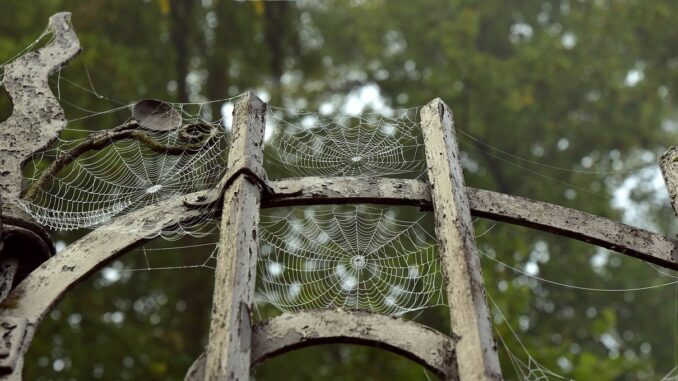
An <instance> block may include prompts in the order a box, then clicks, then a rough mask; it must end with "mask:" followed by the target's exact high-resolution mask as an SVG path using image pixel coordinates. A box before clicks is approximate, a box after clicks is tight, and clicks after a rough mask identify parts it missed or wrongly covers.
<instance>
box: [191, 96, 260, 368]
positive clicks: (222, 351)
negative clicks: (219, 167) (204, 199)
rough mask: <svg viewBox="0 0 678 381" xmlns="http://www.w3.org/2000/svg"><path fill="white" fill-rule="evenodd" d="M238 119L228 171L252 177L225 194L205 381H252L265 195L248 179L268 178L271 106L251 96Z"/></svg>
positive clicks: (243, 177) (236, 114)
mask: <svg viewBox="0 0 678 381" xmlns="http://www.w3.org/2000/svg"><path fill="white" fill-rule="evenodd" d="M233 114H234V117H233V121H234V123H233V135H232V138H231V139H232V141H231V149H230V152H229V158H228V167H229V169H231V170H238V169H239V168H247V169H248V171H247V172H240V173H241V175H240V176H238V177H237V178H235V180H233V182H232V183H231V184H230V185H229V186H228V187H227V189H226V190H225V193H224V200H223V208H222V212H221V213H222V214H221V234H220V235H219V244H218V254H217V268H216V271H215V283H214V295H213V298H212V317H211V325H210V334H209V344H208V346H207V352H206V368H205V378H204V379H205V380H213V381H216V380H248V379H249V374H250V353H251V350H252V348H251V333H252V324H251V310H252V304H253V302H254V286H255V279H256V264H257V251H258V241H257V230H258V228H259V227H258V225H259V208H260V202H261V190H260V189H259V187H258V183H259V181H256V180H255V181H253V180H252V179H250V178H249V177H248V175H247V173H251V175H252V176H259V175H261V176H262V177H263V178H265V172H262V171H263V142H264V127H265V125H266V124H265V121H264V117H265V114H266V104H265V103H264V102H262V101H261V100H260V99H259V98H257V97H255V96H254V95H252V94H248V95H246V96H245V97H244V98H243V99H241V100H240V101H239V102H238V103H237V104H236V106H235V110H234V111H233ZM227 176H228V175H227ZM228 181H231V180H230V179H229V180H228Z"/></svg>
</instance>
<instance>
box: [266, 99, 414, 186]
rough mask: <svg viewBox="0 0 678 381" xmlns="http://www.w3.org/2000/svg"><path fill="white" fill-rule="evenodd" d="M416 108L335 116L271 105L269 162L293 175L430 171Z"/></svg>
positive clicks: (393, 174)
mask: <svg viewBox="0 0 678 381" xmlns="http://www.w3.org/2000/svg"><path fill="white" fill-rule="evenodd" d="M417 115H418V109H417V108H411V109H403V110H386V111H385V114H371V113H364V114H361V115H358V116H349V115H341V116H336V117H333V118H330V117H323V116H321V115H320V114H318V113H312V112H302V111H295V110H290V109H283V108H278V107H270V112H269V113H268V119H269V123H270V126H271V127H272V128H273V129H274V130H275V131H276V136H275V137H274V138H273V139H271V142H270V144H269V146H268V147H267V157H266V159H267V164H269V165H270V166H272V167H273V168H274V169H276V170H278V171H282V172H283V173H285V174H289V175H290V176H296V177H302V176H355V177H364V176H390V177H410V178H412V177H413V178H419V177H422V176H423V175H424V174H425V172H426V165H425V162H426V160H425V158H424V145H423V143H422V137H421V129H420V128H419V125H418V116H417Z"/></svg>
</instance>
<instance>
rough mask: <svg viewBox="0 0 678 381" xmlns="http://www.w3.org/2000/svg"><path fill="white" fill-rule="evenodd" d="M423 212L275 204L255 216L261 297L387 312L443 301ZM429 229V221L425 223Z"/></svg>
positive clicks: (287, 307)
mask: <svg viewBox="0 0 678 381" xmlns="http://www.w3.org/2000/svg"><path fill="white" fill-rule="evenodd" d="M426 216H427V215H426V214H424V215H420V216H417V217H414V218H405V217H399V216H398V215H397V214H396V211H395V210H394V209H393V208H379V207H371V206H365V205H358V206H345V207H342V206H332V207H315V208H293V209H279V210H272V211H269V212H265V213H264V214H263V215H262V218H261V223H260V233H259V234H260V244H259V245H260V254H259V256H260V259H259V264H258V273H259V283H260V295H261V298H262V299H263V300H265V301H267V302H269V303H271V304H273V305H274V306H276V307H277V308H279V309H280V310H283V311H298V310H302V309H317V308H345V309H360V310H369V311H373V312H379V313H384V314H389V315H402V314H403V313H406V312H409V311H414V310H418V309H421V308H424V307H428V306H435V305H441V304H443V300H442V293H441V292H440V290H441V278H440V271H439V262H438V254H437V250H436V244H435V239H434V238H433V237H432V236H431V234H430V233H428V229H427V228H426V227H425V226H423V221H424V219H425V217H426ZM429 229H430V227H429Z"/></svg>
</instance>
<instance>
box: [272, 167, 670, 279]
mask: <svg viewBox="0 0 678 381" xmlns="http://www.w3.org/2000/svg"><path fill="white" fill-rule="evenodd" d="M271 186H272V188H273V189H274V190H283V191H285V192H287V193H291V194H293V195H286V196H282V197H275V198H270V199H268V200H264V202H263V206H264V207H276V206H290V205H308V204H343V203H357V202H363V203H374V204H391V205H393V204H395V205H415V206H420V207H421V208H422V209H430V208H431V191H430V188H429V185H428V183H427V182H425V181H421V180H406V179H388V178H350V177H339V178H321V177H306V178H298V179H285V180H279V181H272V182H271ZM466 192H467V195H468V198H469V204H470V206H471V214H473V215H475V216H478V217H483V218H489V219H492V220H496V221H503V222H509V223H512V224H515V225H520V226H526V227H529V228H533V229H537V230H542V231H545V232H549V233H553V234H558V235H562V236H565V237H569V238H573V239H577V240H579V241H583V242H588V243H591V244H594V245H598V246H600V247H604V248H606V249H610V250H614V251H616V252H619V253H622V254H626V255H629V256H632V257H636V258H640V259H642V260H645V261H648V262H652V263H655V264H657V265H660V266H663V267H666V268H669V269H673V270H678V250H677V248H676V244H677V242H676V240H673V239H670V238H667V237H664V236H663V235H661V234H657V233H653V232H649V231H647V230H643V229H639V228H634V227H632V226H629V225H625V224H621V223H618V222H615V221H612V220H610V219H607V218H604V217H599V216H596V215H593V214H589V213H585V212H581V211H578V210H575V209H571V208H566V207H563V206H558V205H553V204H549V203H546V202H541V201H534V200H530V199H527V198H523V197H517V196H511V195H507V194H504V193H497V192H492V191H487V190H483V189H476V188H471V187H467V191H466Z"/></svg>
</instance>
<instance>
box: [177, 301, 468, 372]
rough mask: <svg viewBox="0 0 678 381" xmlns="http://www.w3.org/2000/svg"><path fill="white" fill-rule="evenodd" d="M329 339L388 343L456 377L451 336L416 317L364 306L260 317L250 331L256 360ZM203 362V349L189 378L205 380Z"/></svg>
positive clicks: (388, 347) (386, 346)
mask: <svg viewBox="0 0 678 381" xmlns="http://www.w3.org/2000/svg"><path fill="white" fill-rule="evenodd" d="M331 343H344V344H359V345H366V346H372V347H378V348H381V349H386V350H388V351H390V352H393V353H396V354H399V355H402V356H404V357H406V358H408V359H410V360H412V361H415V362H417V363H419V364H421V365H422V366H424V367H426V368H427V369H429V370H431V371H432V372H434V373H436V374H437V375H439V376H440V377H441V378H442V379H445V380H455V379H457V377H456V369H457V366H456V356H455V351H454V347H455V343H454V340H453V339H452V338H450V337H448V336H446V335H444V334H442V333H440V332H438V331H436V330H434V329H431V328H429V327H426V326H423V325H421V324H418V323H415V322H413V321H408V320H402V319H397V318H393V317H388V316H384V315H377V314H372V313H368V312H363V311H352V312H351V311H342V310H319V311H305V312H298V313H284V314H282V315H280V316H276V317H274V318H272V319H269V320H265V321H262V322H260V323H259V324H257V325H256V326H254V329H253V331H252V366H253V367H254V366H256V365H258V364H260V363H262V362H264V361H266V360H267V359H269V358H272V357H275V356H278V355H281V354H283V353H286V352H289V351H292V350H295V349H300V348H304V347H309V346H313V345H321V344H331ZM204 367H205V356H204V354H202V355H200V357H198V358H197V359H196V361H195V362H194V363H193V365H192V366H191V368H190V369H189V370H188V372H187V374H186V378H185V380H186V381H189V380H196V381H197V380H203V379H204Z"/></svg>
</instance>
